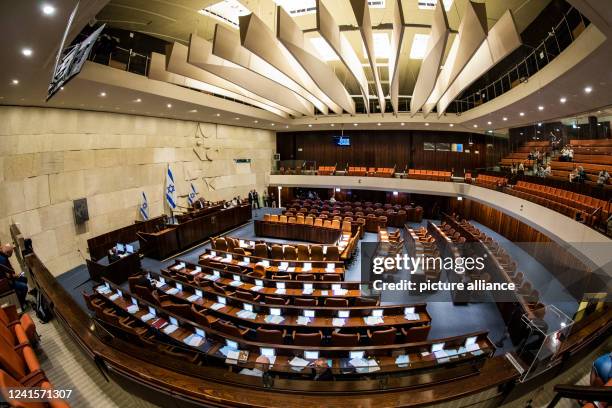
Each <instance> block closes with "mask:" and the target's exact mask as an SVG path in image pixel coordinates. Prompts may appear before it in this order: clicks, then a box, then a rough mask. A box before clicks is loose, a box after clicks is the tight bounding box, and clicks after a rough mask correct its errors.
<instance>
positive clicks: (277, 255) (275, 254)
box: [270, 244, 283, 259]
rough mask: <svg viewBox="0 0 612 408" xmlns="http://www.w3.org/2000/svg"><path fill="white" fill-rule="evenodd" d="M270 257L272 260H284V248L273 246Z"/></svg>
mask: <svg viewBox="0 0 612 408" xmlns="http://www.w3.org/2000/svg"><path fill="white" fill-rule="evenodd" d="M270 257H271V258H272V259H283V247H282V246H280V245H278V244H274V245H272V248H271V250H270Z"/></svg>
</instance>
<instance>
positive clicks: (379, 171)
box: [346, 166, 395, 177]
mask: <svg viewBox="0 0 612 408" xmlns="http://www.w3.org/2000/svg"><path fill="white" fill-rule="evenodd" d="M394 174H395V167H352V166H349V168H348V169H347V171H346V175H347V176H357V177H393V175H394Z"/></svg>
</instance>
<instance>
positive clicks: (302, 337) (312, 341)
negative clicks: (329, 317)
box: [292, 331, 323, 347]
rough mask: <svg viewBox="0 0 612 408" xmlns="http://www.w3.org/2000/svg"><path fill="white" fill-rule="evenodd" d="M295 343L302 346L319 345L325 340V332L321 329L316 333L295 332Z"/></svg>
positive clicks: (293, 336)
mask: <svg viewBox="0 0 612 408" xmlns="http://www.w3.org/2000/svg"><path fill="white" fill-rule="evenodd" d="M292 338H293V344H294V345H296V346H302V347H319V346H321V341H323V333H321V331H318V332H315V333H299V332H293V335H292Z"/></svg>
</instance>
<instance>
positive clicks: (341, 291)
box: [332, 289, 348, 296]
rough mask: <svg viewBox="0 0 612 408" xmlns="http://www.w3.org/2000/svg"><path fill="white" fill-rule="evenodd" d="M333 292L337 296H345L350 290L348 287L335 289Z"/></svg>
mask: <svg viewBox="0 0 612 408" xmlns="http://www.w3.org/2000/svg"><path fill="white" fill-rule="evenodd" d="M332 292H333V294H334V295H336V296H344V295H346V292H348V290H346V289H338V290H334V291H332Z"/></svg>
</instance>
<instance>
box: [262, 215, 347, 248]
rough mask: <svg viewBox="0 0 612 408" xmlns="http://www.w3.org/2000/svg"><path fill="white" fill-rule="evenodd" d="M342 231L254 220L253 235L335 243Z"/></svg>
mask: <svg viewBox="0 0 612 408" xmlns="http://www.w3.org/2000/svg"><path fill="white" fill-rule="evenodd" d="M341 233H342V231H341V230H339V229H334V228H325V227H315V226H312V225H306V224H287V223H284V222H268V221H261V220H255V235H257V236H259V237H272V238H283V239H289V240H296V241H305V242H317V243H319V244H335V243H336V242H337V241H338V239H340V236H341Z"/></svg>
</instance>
